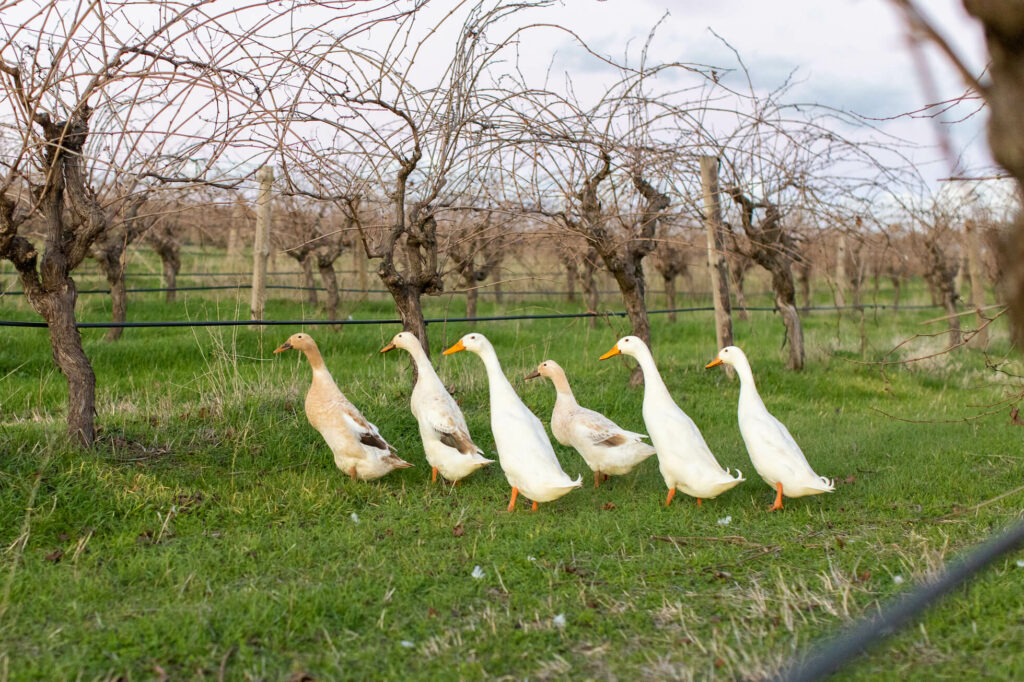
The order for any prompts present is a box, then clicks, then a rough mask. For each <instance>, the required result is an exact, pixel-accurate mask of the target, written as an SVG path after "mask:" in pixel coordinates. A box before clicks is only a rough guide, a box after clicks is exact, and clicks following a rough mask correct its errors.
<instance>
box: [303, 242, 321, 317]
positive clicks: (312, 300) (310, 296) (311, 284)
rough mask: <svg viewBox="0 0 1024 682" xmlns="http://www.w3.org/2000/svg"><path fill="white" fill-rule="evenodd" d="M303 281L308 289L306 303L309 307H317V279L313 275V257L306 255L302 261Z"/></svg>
mask: <svg viewBox="0 0 1024 682" xmlns="http://www.w3.org/2000/svg"><path fill="white" fill-rule="evenodd" d="M302 280H303V281H304V282H305V287H306V303H308V304H309V305H312V306H315V305H317V303H318V301H317V297H316V277H315V276H314V275H313V255H312V254H308V253H307V254H306V257H305V258H303V259H302Z"/></svg>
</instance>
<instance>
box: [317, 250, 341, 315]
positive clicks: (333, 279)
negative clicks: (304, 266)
mask: <svg viewBox="0 0 1024 682" xmlns="http://www.w3.org/2000/svg"><path fill="white" fill-rule="evenodd" d="M317 267H318V269H319V270H320V280H321V281H322V282H323V283H324V289H326V290H327V293H326V295H327V311H326V312H327V319H328V320H336V319H338V276H337V275H336V274H335V272H334V263H332V262H324V261H320V262H319V263H318V265H317Z"/></svg>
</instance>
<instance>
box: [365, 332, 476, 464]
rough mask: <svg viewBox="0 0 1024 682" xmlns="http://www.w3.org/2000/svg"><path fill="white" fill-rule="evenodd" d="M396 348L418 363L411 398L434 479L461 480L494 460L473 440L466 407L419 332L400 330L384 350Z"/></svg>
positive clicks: (424, 450)
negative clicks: (453, 392) (432, 361)
mask: <svg viewBox="0 0 1024 682" xmlns="http://www.w3.org/2000/svg"><path fill="white" fill-rule="evenodd" d="M396 348H401V349H402V350H405V351H408V353H409V355H411V356H412V360H413V362H414V363H416V385H415V386H413V389H412V398H411V399H410V401H409V402H410V406H411V408H412V414H413V416H414V417H416V421H417V422H418V423H419V426H420V439H421V440H422V441H423V454H424V455H426V458H427V463H428V464H429V465H430V466H431V473H430V481H431V483H435V482H437V474H438V472H440V474H441V476H443V477H444V478H445V479H446V480H448V481H451V482H452V483H453V484H457V483H458V482H459V481H461V480H462V479H464V478H465V477H466V476H469V475H470V474H471V473H473V472H474V471H476V470H477V469H480V468H481V467H485V466H487V465H488V464H491V463H492V462H493V461H494V460H493V459H487V458H486V457H484V452H483V450H481V449H480V448H479V447H477V446H476V444H475V443H473V439H472V438H471V437H470V435H469V427H468V426H466V418H465V417H464V416H463V415H462V410H460V409H459V406H458V405H457V404H456V403H455V400H454V399H453V398H452V396H451V394H450V393H448V389H446V388H445V386H444V384H443V383H441V378H440V377H438V376H437V372H435V371H434V367H433V365H431V364H430V358H428V357H427V354H426V352H425V351H424V350H423V346H422V345H421V344H420V340H419V339H418V338H417V337H416V335H415V334H413V333H411V332H400V333H398V334H396V335H395V337H394V338H393V339H391V343H389V344H388V345H386V346H384V347H383V348H381V349H380V352H381V353H387V352H389V351H392V350H394V349H396Z"/></svg>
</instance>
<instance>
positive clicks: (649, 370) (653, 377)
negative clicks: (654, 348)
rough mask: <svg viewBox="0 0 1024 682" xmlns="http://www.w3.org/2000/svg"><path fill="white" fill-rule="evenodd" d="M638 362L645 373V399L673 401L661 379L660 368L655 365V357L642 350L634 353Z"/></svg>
mask: <svg viewBox="0 0 1024 682" xmlns="http://www.w3.org/2000/svg"><path fill="white" fill-rule="evenodd" d="M632 355H633V357H634V358H636V361H637V362H638V363H640V370H641V371H642V372H643V373H644V399H645V400H646V399H647V398H649V397H650V398H665V399H667V400H670V401H671V400H672V394H671V393H669V392H668V387H667V386H665V381H664V380H663V379H662V378H661V372H659V371H658V366H657V365H656V364H654V356H652V355H651V351H650V350H649V349H647V348H640V349H639V350H637V351H634V352H633V353H632Z"/></svg>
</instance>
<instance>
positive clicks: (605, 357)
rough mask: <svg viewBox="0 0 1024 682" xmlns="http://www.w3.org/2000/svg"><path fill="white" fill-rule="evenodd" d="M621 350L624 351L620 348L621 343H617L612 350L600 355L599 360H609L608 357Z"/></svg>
mask: <svg viewBox="0 0 1024 682" xmlns="http://www.w3.org/2000/svg"><path fill="white" fill-rule="evenodd" d="M621 352H622V351H621V350H619V344H615V346H614V347H613V348H612V349H611V350H610V351H608V352H607V353H605V354H604V355H602V356H601V357H599V358H598V360H607V359H608V358H610V357H612V356H613V355H618V354H619V353H621Z"/></svg>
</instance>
